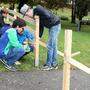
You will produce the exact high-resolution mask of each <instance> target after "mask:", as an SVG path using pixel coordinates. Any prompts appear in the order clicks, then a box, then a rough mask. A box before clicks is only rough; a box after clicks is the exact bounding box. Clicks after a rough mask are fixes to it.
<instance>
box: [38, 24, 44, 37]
mask: <svg viewBox="0 0 90 90" xmlns="http://www.w3.org/2000/svg"><path fill="white" fill-rule="evenodd" d="M43 32H44V26H43V24H41V23H40V26H39V37H40V38H41V37H42V35H43Z"/></svg>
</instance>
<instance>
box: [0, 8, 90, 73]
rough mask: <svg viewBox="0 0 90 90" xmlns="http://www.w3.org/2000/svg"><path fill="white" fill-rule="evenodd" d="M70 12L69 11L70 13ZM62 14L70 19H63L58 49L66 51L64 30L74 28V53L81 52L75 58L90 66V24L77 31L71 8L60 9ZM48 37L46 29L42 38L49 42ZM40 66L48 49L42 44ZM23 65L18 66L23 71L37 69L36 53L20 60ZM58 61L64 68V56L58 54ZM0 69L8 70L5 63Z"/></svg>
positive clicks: (60, 66) (59, 13) (0, 65)
mask: <svg viewBox="0 0 90 90" xmlns="http://www.w3.org/2000/svg"><path fill="white" fill-rule="evenodd" d="M68 12H69V13H68ZM57 14H58V15H60V16H64V15H65V16H67V17H68V18H69V20H66V21H65V20H62V21H61V24H62V30H61V32H60V34H59V37H58V50H60V51H62V52H63V51H64V31H65V30H66V29H71V30H73V38H72V53H74V52H77V51H80V52H81V53H80V54H79V55H77V56H75V57H74V58H75V59H76V60H77V61H79V62H81V63H83V64H85V65H86V66H88V67H90V55H89V53H90V26H87V25H83V26H82V28H81V31H80V32H78V31H77V27H76V25H75V24H72V23H71V22H70V16H71V12H70V9H69V10H68V11H67V9H66V8H65V9H64V10H63V11H62V10H60V11H58V13H57ZM47 39H48V30H47V29H45V32H44V34H43V37H42V40H43V41H45V42H47ZM39 55H40V57H39V60H40V63H39V67H41V66H42V65H43V64H44V63H45V62H46V57H47V50H46V49H45V48H44V47H42V46H40V52H39ZM20 62H21V65H20V66H17V67H18V69H20V70H21V71H30V70H33V69H35V67H34V53H33V52H32V53H30V54H28V55H26V56H25V57H24V58H22V59H21V60H20ZM58 63H59V68H60V69H61V68H62V65H63V58H62V57H61V56H58ZM0 71H6V69H5V68H4V67H3V64H2V63H0Z"/></svg>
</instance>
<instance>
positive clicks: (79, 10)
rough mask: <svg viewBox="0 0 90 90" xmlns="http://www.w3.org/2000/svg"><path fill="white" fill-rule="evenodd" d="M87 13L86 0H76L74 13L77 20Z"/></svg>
mask: <svg viewBox="0 0 90 90" xmlns="http://www.w3.org/2000/svg"><path fill="white" fill-rule="evenodd" d="M87 14H88V4H87V0H76V15H77V18H78V19H79V20H82V18H83V17H84V16H86V15H87Z"/></svg>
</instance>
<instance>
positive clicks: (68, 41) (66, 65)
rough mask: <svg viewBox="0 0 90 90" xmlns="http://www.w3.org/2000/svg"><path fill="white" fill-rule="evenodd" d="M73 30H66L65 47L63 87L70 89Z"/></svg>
mask: <svg viewBox="0 0 90 90" xmlns="http://www.w3.org/2000/svg"><path fill="white" fill-rule="evenodd" d="M71 46H72V30H65V47H64V68H63V89H62V90H70V64H69V63H68V60H70V58H71Z"/></svg>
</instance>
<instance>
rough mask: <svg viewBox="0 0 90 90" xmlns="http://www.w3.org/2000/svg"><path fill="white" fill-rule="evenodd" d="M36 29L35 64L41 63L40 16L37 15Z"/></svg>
mask: <svg viewBox="0 0 90 90" xmlns="http://www.w3.org/2000/svg"><path fill="white" fill-rule="evenodd" d="M35 20H36V31H35V66H38V65H39V17H38V16H35Z"/></svg>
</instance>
